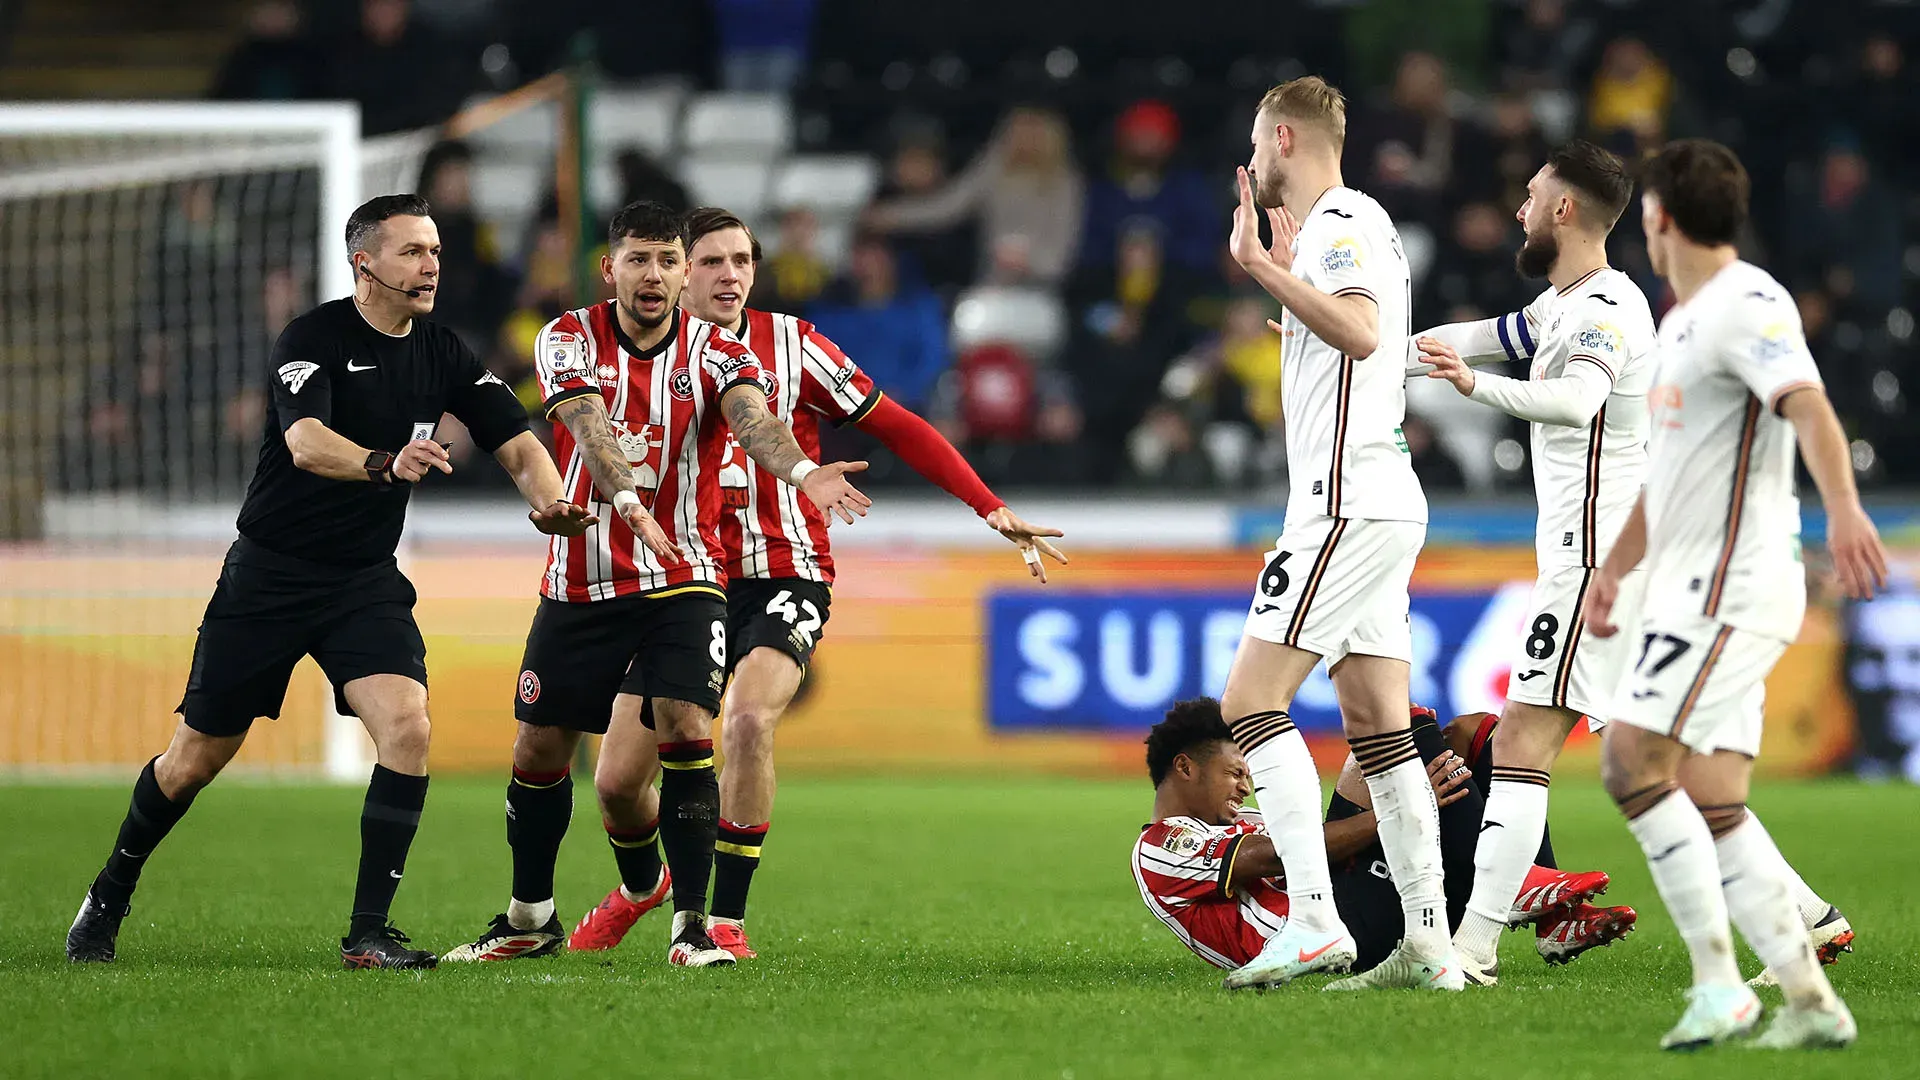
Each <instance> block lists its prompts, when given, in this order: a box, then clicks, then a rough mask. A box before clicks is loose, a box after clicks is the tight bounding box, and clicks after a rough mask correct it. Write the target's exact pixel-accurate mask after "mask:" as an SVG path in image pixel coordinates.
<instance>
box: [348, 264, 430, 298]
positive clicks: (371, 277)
mask: <svg viewBox="0 0 1920 1080" xmlns="http://www.w3.org/2000/svg"><path fill="white" fill-rule="evenodd" d="M354 265H355V266H358V267H359V268H360V273H361V274H362V275H363V276H365V277H366V279H367V280H368V281H371V282H373V283H374V284H375V285H378V286H380V287H381V288H383V289H388V290H391V291H393V292H397V293H405V294H406V295H408V296H410V297H412V298H414V299H416V300H418V299H419V298H420V294H421V293H423V292H425V291H426V290H425V289H421V288H413V289H400V288H395V287H394V286H392V285H389V284H387V283H386V282H384V281H381V280H380V276H379V275H378V274H375V273H374V272H373V267H371V266H368V265H367V264H366V263H363V262H362V263H355V264H354Z"/></svg>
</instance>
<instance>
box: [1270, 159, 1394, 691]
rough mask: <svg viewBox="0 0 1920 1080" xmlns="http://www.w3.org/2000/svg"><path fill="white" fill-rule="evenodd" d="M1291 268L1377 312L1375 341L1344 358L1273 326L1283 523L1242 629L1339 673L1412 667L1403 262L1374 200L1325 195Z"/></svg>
mask: <svg viewBox="0 0 1920 1080" xmlns="http://www.w3.org/2000/svg"><path fill="white" fill-rule="evenodd" d="M1293 272H1294V273H1295V274H1297V275H1299V276H1300V278H1301V280H1303V281H1305V282H1307V283H1308V284H1309V285H1312V286H1313V287H1314V288H1316V289H1319V290H1320V291H1321V292H1324V293H1328V294H1330V295H1333V296H1347V295H1352V294H1360V295H1365V296H1368V297H1371V298H1372V299H1373V301H1374V303H1375V304H1377V305H1378V306H1379V345H1378V347H1377V348H1376V349H1375V350H1374V352H1373V354H1372V355H1370V356H1363V357H1352V356H1346V355H1344V354H1342V353H1341V352H1340V351H1339V350H1338V349H1335V348H1333V347H1332V346H1331V345H1328V344H1327V343H1326V342H1324V341H1321V340H1320V339H1319V338H1318V337H1316V336H1314V334H1313V332H1312V331H1310V330H1308V329H1307V328H1306V326H1305V325H1304V324H1302V323H1301V321H1300V320H1299V318H1298V317H1297V316H1295V315H1294V314H1293V312H1291V311H1288V312H1286V313H1285V314H1284V315H1283V316H1282V318H1281V333H1282V337H1281V352H1280V380H1281V401H1282V408H1283V411H1284V416H1285V421H1286V439H1287V482H1288V489H1289V490H1288V495H1287V517H1286V527H1285V530H1284V531H1283V532H1282V534H1281V536H1280V539H1279V541H1278V542H1277V543H1276V544H1275V545H1274V548H1273V550H1272V551H1269V552H1268V553H1267V555H1266V564H1265V567H1264V568H1263V569H1262V571H1261V574H1260V580H1259V582H1258V584H1257V586H1256V588H1255V591H1254V597H1253V606H1252V609H1251V612H1250V613H1249V615H1248V617H1247V633H1248V634H1249V635H1251V636H1253V637H1256V638H1259V639H1261V640H1263V641H1272V642H1277V643H1279V644H1283V645H1291V646H1294V647H1296V648H1300V649H1304V650H1306V651H1307V652H1311V653H1316V654H1318V655H1320V656H1322V657H1324V658H1326V661H1327V663H1329V664H1336V663H1338V662H1339V661H1340V660H1342V659H1343V658H1345V657H1346V656H1347V655H1348V654H1350V653H1356V652H1357V653H1362V654H1365V655H1370V656H1386V657H1392V658H1395V659H1400V660H1409V661H1410V660H1411V659H1412V657H1413V641H1412V636H1411V633H1410V631H1409V629H1408V625H1407V611H1408V599H1407V588H1408V584H1409V583H1410V582H1411V580H1412V577H1413V564H1414V559H1415V558H1416V557H1417V556H1418V555H1419V553H1420V547H1421V545H1422V544H1423V543H1425V541H1426V534H1427V527H1426V522H1427V500H1426V496H1425V494H1424V493H1422V492H1421V490H1420V481H1419V480H1418V479H1416V478H1415V477H1414V475H1413V463H1412V458H1411V456H1410V455H1409V453H1408V450H1407V443H1406V440H1405V439H1404V438H1403V437H1402V436H1401V432H1400V424H1401V422H1402V420H1403V419H1404V418H1405V416H1406V407H1407V394H1406V383H1405V377H1404V367H1405V365H1404V364H1403V363H1402V357H1404V356H1405V355H1406V351H1407V339H1408V333H1409V331H1410V329H1411V325H1410V322H1409V320H1410V318H1411V314H1410V311H1411V304H1410V300H1409V292H1410V290H1411V286H1410V277H1409V274H1408V270H1407V260H1406V255H1405V254H1404V253H1403V252H1402V251H1401V248H1400V237H1399V234H1398V233H1397V232H1395V230H1394V227H1393V222H1392V220H1391V219H1389V218H1388V217H1387V212H1386V211H1385V210H1382V209H1381V208H1380V204H1379V203H1377V202H1374V201H1373V200H1372V199H1371V198H1368V197H1367V196H1365V195H1363V194H1361V193H1360V192H1358V191H1355V190H1353V189H1352V188H1346V187H1335V188H1330V189H1328V191H1327V192H1326V193H1325V194H1324V195H1322V196H1321V197H1320V199H1319V200H1318V201H1317V202H1315V203H1314V205H1313V208H1312V209H1311V210H1309V211H1308V212H1307V214H1306V216H1305V217H1304V218H1302V219H1301V222H1300V233H1299V235H1298V236H1297V237H1295V239H1294V244H1293Z"/></svg>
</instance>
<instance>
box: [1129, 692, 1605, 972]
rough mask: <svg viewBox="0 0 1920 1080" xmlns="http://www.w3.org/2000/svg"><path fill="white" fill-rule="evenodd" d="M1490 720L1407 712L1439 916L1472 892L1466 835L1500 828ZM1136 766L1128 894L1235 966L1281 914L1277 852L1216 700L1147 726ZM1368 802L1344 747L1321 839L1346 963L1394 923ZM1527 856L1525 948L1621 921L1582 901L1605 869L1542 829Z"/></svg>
mask: <svg viewBox="0 0 1920 1080" xmlns="http://www.w3.org/2000/svg"><path fill="white" fill-rule="evenodd" d="M1496 723H1497V720H1496V719H1495V718H1494V717H1493V716H1491V715H1489V714H1485V713H1478V714H1471V715H1468V716H1462V717H1458V718H1456V719H1455V720H1454V721H1453V722H1452V723H1450V724H1448V725H1447V728H1446V730H1445V731H1442V730H1441V729H1440V727H1439V726H1438V724H1437V722H1436V718H1435V716H1434V713H1433V712H1432V711H1431V710H1429V709H1423V708H1420V707H1418V706H1416V707H1415V708H1414V710H1413V734H1414V742H1415V745H1416V746H1417V747H1418V748H1419V750H1420V756H1421V758H1422V759H1423V760H1424V761H1425V762H1426V764H1427V775H1428V777H1429V778H1430V779H1431V780H1432V781H1433V786H1434V792H1435V795H1436V797H1437V798H1438V800H1439V803H1440V846H1441V852H1442V858H1443V862H1444V864H1445V869H1446V893H1447V920H1448V922H1449V924H1452V925H1457V924H1458V923H1459V921H1460V916H1461V913H1462V912H1463V911H1464V910H1465V908H1466V902H1467V897H1468V896H1469V895H1470V894H1471V893H1472V891H1473V856H1474V849H1475V847H1476V842H1477V839H1478V836H1479V833H1480V831H1481V829H1482V827H1483V826H1484V827H1485V828H1497V827H1500V826H1499V825H1498V823H1497V822H1485V821H1483V820H1482V818H1483V811H1484V809H1485V797H1486V787H1487V784H1488V783H1489V781H1490V773H1491V764H1492V758H1491V755H1490V753H1489V751H1488V744H1489V742H1490V740H1491V739H1492V737H1493V730H1494V727H1495V725H1496ZM1147 773H1148V775H1149V777H1150V778H1151V779H1152V780H1153V785H1154V798H1153V822H1152V824H1150V825H1148V826H1146V828H1145V829H1143V830H1142V831H1141V833H1140V839H1139V842H1138V843H1136V844H1135V845H1134V849H1133V877H1134V881H1135V883H1136V884H1138V885H1139V887H1140V898H1141V899H1142V900H1144V901H1145V902H1146V905H1147V908H1148V910H1150V911H1152V912H1153V914H1154V916H1155V917H1157V918H1158V919H1159V920H1160V921H1161V922H1163V923H1165V924H1166V925H1167V928H1168V929H1169V930H1172V931H1173V933H1174V936H1176V937H1178V938H1179V939H1180V941H1181V943H1182V944H1184V945H1186V946H1187V948H1189V949H1191V950H1193V952H1194V953H1195V955H1197V956H1199V957H1200V958H1201V959H1203V960H1205V961H1207V962H1208V963H1211V964H1213V965H1215V966H1216V967H1222V968H1237V967H1239V966H1241V965H1243V964H1245V963H1247V962H1248V961H1249V960H1252V959H1253V958H1254V956H1255V955H1257V954H1258V953H1259V952H1260V949H1261V947H1262V946H1264V945H1265V944H1266V942H1267V939H1268V938H1270V937H1272V936H1273V935H1274V934H1275V933H1277V932H1278V931H1279V930H1280V928H1281V927H1282V926H1284V925H1285V923H1286V918H1287V894H1286V891H1285V889H1286V883H1285V879H1284V871H1283V869H1282V867H1281V865H1280V857H1279V855H1278V853H1276V852H1275V851H1274V847H1273V843H1272V841H1271V840H1269V839H1268V838H1267V836H1266V834H1265V831H1264V827H1263V824H1262V822H1261V818H1260V814H1259V812H1258V811H1257V810H1248V809H1244V808H1243V807H1242V805H1241V804H1242V802H1243V801H1244V800H1245V799H1246V798H1247V797H1248V796H1249V795H1250V794H1251V793H1252V791H1253V784H1252V779H1251V777H1250V776H1249V775H1248V772H1247V763H1246V760H1245V759H1244V758H1243V757H1242V756H1241V754H1240V751H1239V749H1238V748H1237V747H1236V746H1235V745H1234V742H1233V734H1232V732H1231V731H1229V730H1228V728H1227V725H1226V721H1225V720H1224V719H1222V717H1221V715H1220V704H1219V702H1217V701H1214V700H1213V699H1211V698H1196V699H1194V700H1192V701H1183V702H1180V703H1178V704H1176V705H1174V707H1173V708H1171V709H1169V710H1168V711H1167V716H1166V719H1165V720H1163V721H1162V722H1160V723H1159V724H1156V725H1154V728H1153V730H1152V731H1151V732H1149V733H1148V735H1147ZM1369 803H1370V799H1369V797H1368V794H1367V786H1366V784H1365V783H1364V782H1363V781H1362V780H1361V777H1360V771H1359V769H1358V767H1356V765H1355V764H1354V760H1353V758H1352V757H1351V756H1349V757H1348V758H1347V762H1346V766H1345V767H1344V768H1343V769H1341V771H1340V778H1339V781H1338V783H1337V784H1336V786H1335V788H1334V795H1333V800H1332V804H1331V806H1330V807H1329V809H1328V812H1327V822H1326V842H1327V855H1328V859H1329V861H1330V862H1331V864H1332V866H1333V870H1334V874H1333V895H1334V903H1335V906H1336V907H1337V908H1338V909H1339V912H1340V917H1341V919H1342V920H1343V921H1344V922H1345V923H1346V924H1347V928H1348V929H1349V930H1350V931H1351V932H1352V934H1353V936H1354V939H1355V941H1356V943H1357V945H1358V951H1359V956H1358V959H1357V960H1356V961H1355V963H1354V965H1353V969H1354V970H1355V971H1357V972H1364V971H1367V970H1369V969H1371V968H1372V967H1374V966H1375V965H1377V964H1379V963H1380V962H1381V961H1382V960H1384V959H1385V958H1386V957H1387V955H1388V954H1389V953H1391V952H1392V951H1393V947H1394V945H1395V944H1397V943H1398V942H1399V940H1400V937H1401V934H1402V932H1403V930H1404V927H1403V926H1402V922H1403V916H1402V915H1401V907H1400V901H1399V896H1398V894H1397V893H1396V892H1395V890H1394V887H1393V881H1392V879H1391V878H1390V877H1389V876H1388V873H1387V863H1386V859H1385V857H1384V855H1383V853H1382V852H1381V849H1380V844H1379V838H1378V835H1377V831H1376V826H1375V822H1374V817H1373V812H1372V811H1371V810H1370V809H1369ZM1535 863H1536V865H1535V866H1534V868H1533V870H1532V871H1530V872H1529V873H1528V874H1527V878H1526V883H1525V884H1524V885H1523V886H1522V887H1521V889H1520V893H1519V895H1518V896H1516V897H1515V898H1514V903H1513V911H1512V915H1511V919H1510V922H1511V924H1512V925H1515V926H1519V925H1522V924H1527V923H1532V924H1534V925H1535V927H1536V948H1537V949H1538V951H1539V953H1540V955H1541V957H1542V958H1544V959H1545V960H1546V961H1547V962H1548V963H1565V962H1567V961H1569V960H1571V959H1573V958H1574V957H1576V956H1578V955H1580V954H1581V953H1583V952H1585V951H1587V950H1588V949H1591V948H1594V947H1595V946H1600V945H1608V944H1611V943H1613V942H1614V941H1617V940H1619V939H1620V938H1622V937H1624V936H1626V934H1627V933H1628V932H1629V931H1630V930H1632V929H1633V923H1634V919H1635V914H1634V911H1633V909H1632V908H1630V907H1608V908H1600V907H1594V906H1592V905H1591V904H1589V903H1588V901H1590V900H1592V899H1593V898H1594V897H1595V896H1597V895H1599V894H1600V893H1602V892H1604V891H1606V888H1607V885H1608V878H1607V875H1605V874H1603V873H1599V872H1597V871H1594V872H1587V873H1578V874H1573V873H1564V872H1561V871H1559V870H1557V869H1555V868H1554V861H1553V848H1552V840H1551V837H1549V838H1548V839H1547V841H1546V842H1545V843H1543V844H1542V845H1541V849H1540V854H1539V856H1538V857H1536V859H1535ZM1350 981H1351V980H1350ZM1354 988H1356V989H1358V988H1362V987H1358V986H1356V987H1354Z"/></svg>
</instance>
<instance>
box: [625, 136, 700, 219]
mask: <svg viewBox="0 0 1920 1080" xmlns="http://www.w3.org/2000/svg"><path fill="white" fill-rule="evenodd" d="M613 167H614V170H615V171H616V172H618V173H619V174H620V205H621V206H631V205H632V204H634V203H637V202H657V203H659V204H660V205H661V206H664V207H666V208H667V209H669V210H672V211H675V212H677V213H682V214H684V213H686V212H687V211H688V210H691V209H692V208H693V200H691V199H689V198H687V189H686V186H685V185H683V184H681V183H680V181H679V180H676V179H674V176H673V174H672V173H670V172H668V171H667V170H665V169H663V168H661V167H660V163H659V162H657V161H655V160H653V157H652V155H650V154H648V153H647V152H646V151H645V150H642V149H640V148H639V147H637V146H629V147H627V148H625V149H623V150H621V151H620V152H619V153H618V154H616V155H615V156H614V159H613Z"/></svg>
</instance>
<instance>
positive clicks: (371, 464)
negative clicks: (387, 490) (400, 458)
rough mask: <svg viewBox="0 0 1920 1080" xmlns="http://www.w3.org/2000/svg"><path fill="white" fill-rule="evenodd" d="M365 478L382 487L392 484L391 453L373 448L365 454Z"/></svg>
mask: <svg viewBox="0 0 1920 1080" xmlns="http://www.w3.org/2000/svg"><path fill="white" fill-rule="evenodd" d="M367 479H369V480H371V481H373V482H374V483H376V484H379V485H381V486H383V487H392V486H393V480H394V477H393V455H392V454H389V453H387V452H386V451H385V450H375V451H374V452H372V453H370V454H368V455H367Z"/></svg>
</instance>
